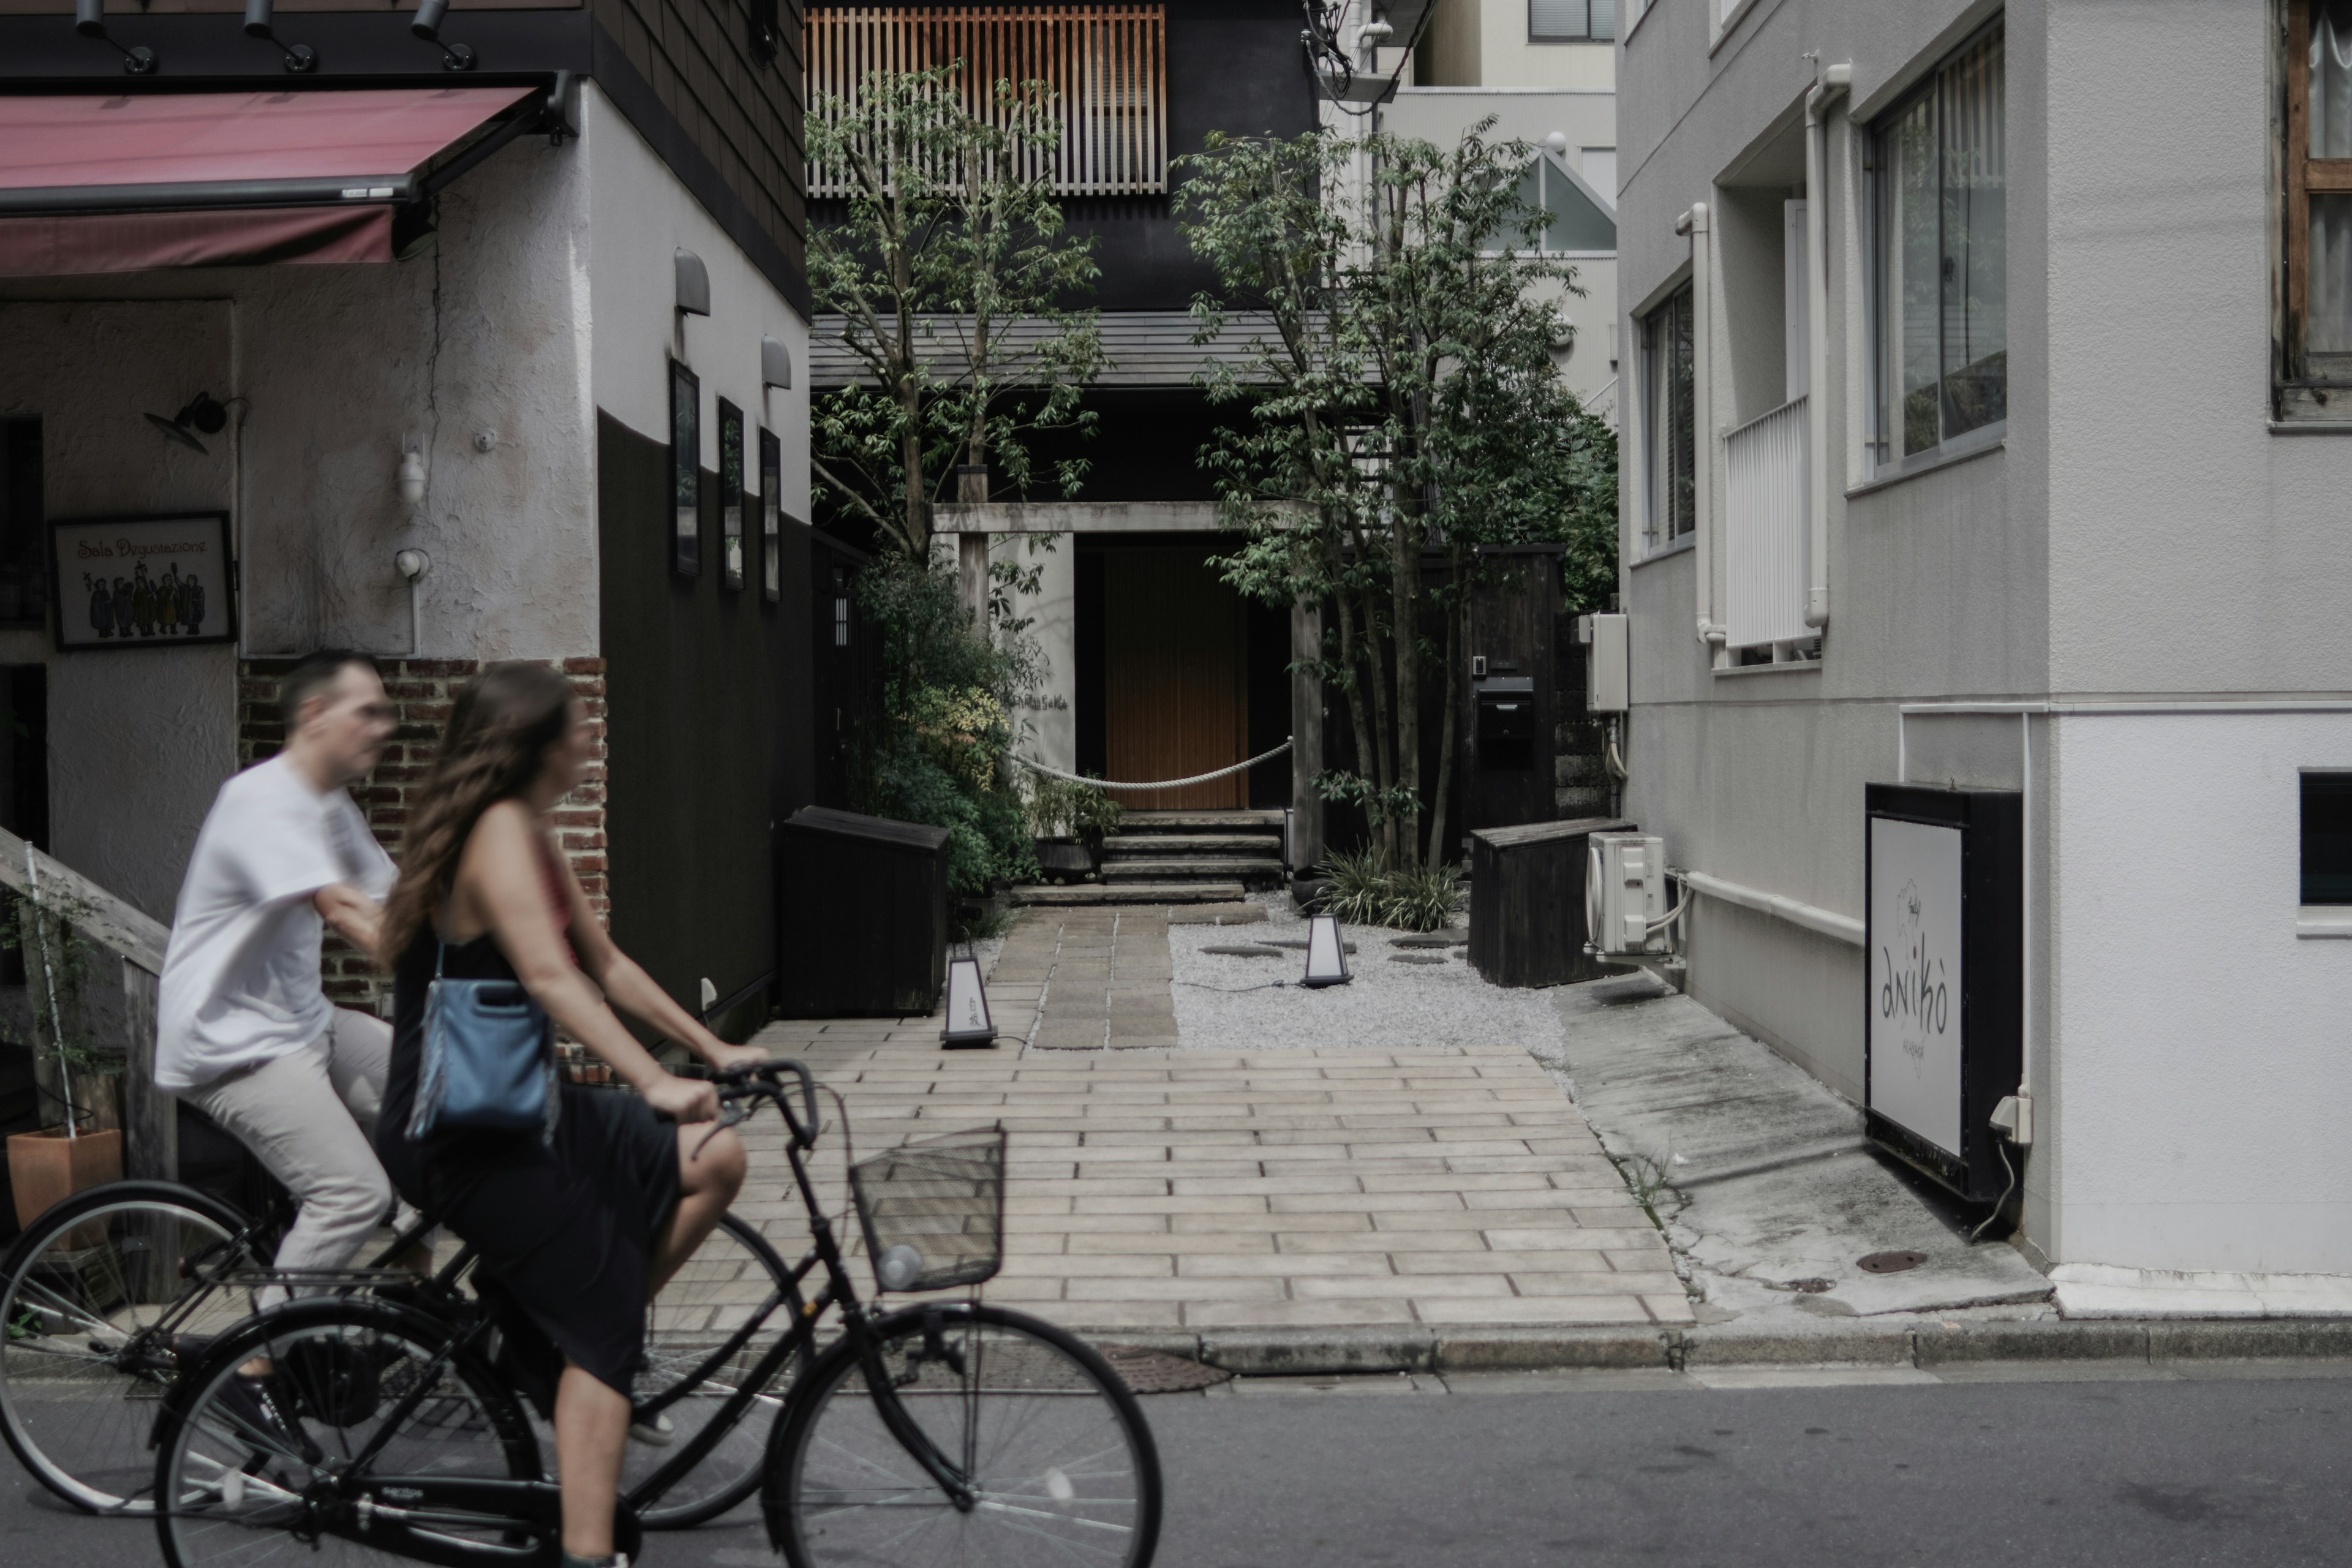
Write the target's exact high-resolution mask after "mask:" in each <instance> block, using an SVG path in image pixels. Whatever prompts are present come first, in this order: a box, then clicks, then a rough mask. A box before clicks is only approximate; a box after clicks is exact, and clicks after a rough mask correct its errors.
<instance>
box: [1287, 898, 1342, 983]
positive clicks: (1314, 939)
mask: <svg viewBox="0 0 2352 1568" xmlns="http://www.w3.org/2000/svg"><path fill="white" fill-rule="evenodd" d="M1354 978H1355V976H1353V975H1351V974H1349V973H1348V944H1347V943H1345V942H1341V941H1340V940H1339V921H1338V920H1336V919H1334V918H1333V917H1332V916H1330V915H1317V916H1315V917H1314V918H1313V919H1312V920H1310V921H1307V977H1306V978H1305V979H1303V980H1301V981H1300V982H1299V983H1298V984H1301V985H1304V986H1307V987H1308V988H1310V989H1319V988H1320V987H1322V986H1326V985H1345V984H1348V982H1349V981H1350V980H1352V979H1354Z"/></svg>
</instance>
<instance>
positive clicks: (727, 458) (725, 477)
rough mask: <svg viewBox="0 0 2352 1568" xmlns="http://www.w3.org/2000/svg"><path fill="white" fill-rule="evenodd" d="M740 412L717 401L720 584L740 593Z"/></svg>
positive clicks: (742, 550)
mask: <svg viewBox="0 0 2352 1568" xmlns="http://www.w3.org/2000/svg"><path fill="white" fill-rule="evenodd" d="M743 457H744V452H743V411H742V410H741V409H740V408H738V407H736V406H735V405H733V404H732V403H730V402H729V401H728V400H727V399H725V398H723V397H722V398H720V399H719V586H721V587H723V588H725V589H727V590H728V591H729V592H730V593H735V594H740V593H741V592H742V591H743V582H744V574H745V565H746V563H745V560H744V553H745V545H744V541H743V495H744V486H743Z"/></svg>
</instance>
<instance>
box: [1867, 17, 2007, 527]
mask: <svg viewBox="0 0 2352 1568" xmlns="http://www.w3.org/2000/svg"><path fill="white" fill-rule="evenodd" d="M1995 35H1999V36H2000V38H2001V43H2002V51H2001V76H2002V100H2001V117H2002V121H2003V123H2002V127H2001V131H2002V139H2003V142H2004V143H2005V142H2006V141H2007V135H2008V125H2007V120H2008V114H2009V106H2008V90H2007V89H2008V73H2009V55H2008V17H2007V16H2006V15H2005V14H2003V15H1998V16H1994V17H1993V18H1992V19H1991V20H1990V21H1989V22H1987V23H1986V24H1985V25H1984V26H1981V27H1979V28H1977V29H1976V30H1975V31H1973V32H1971V33H1970V34H1969V36H1968V37H1965V38H1963V39H1961V40H1960V41H1959V42H1958V44H1956V45H1954V46H1953V47H1951V48H1949V49H1948V50H1946V51H1945V52H1944V53H1943V54H1942V55H1940V56H1938V57H1937V59H1936V61H1935V63H1934V64H1932V65H1930V66H1928V67H1927V69H1925V70H1924V71H1922V72H1920V74H1919V77H1918V79H1917V80H1916V81H1914V82H1913V83H1912V84H1911V85H1910V86H1909V87H1907V88H1906V89H1904V91H1903V92H1902V94H1901V95H1900V96H1899V97H1897V98H1895V100H1893V101H1891V102H1889V103H1888V104H1887V105H1886V106H1885V108H1884V109H1882V110H1879V111H1878V112H1877V113H1876V114H1874V115H1873V116H1872V117H1871V118H1870V120H1869V121H1868V123H1866V124H1864V125H1860V126H1857V127H1856V130H1857V132H1858V134H1859V136H1860V140H1861V142H1862V149H1863V165H1862V172H1863V175H1864V180H1863V187H1864V195H1865V196H1866V198H1867V199H1866V204H1865V205H1866V207H1867V216H1868V221H1867V233H1866V236H1865V244H1866V246H1867V247H1868V248H1867V254H1866V256H1865V258H1864V268H1863V303H1864V310H1865V312H1866V314H1865V316H1864V327H1865V331H1867V334H1868V342H1867V352H1868V359H1869V375H1868V377H1867V385H1868V389H1869V403H1868V405H1867V406H1866V409H1865V414H1864V437H1863V464H1864V475H1863V481H1862V482H1863V485H1864V487H1868V486H1871V485H1874V484H1879V483H1883V482H1886V481H1890V480H1894V479H1901V478H1903V477H1904V476H1905V475H1907V474H1913V473H1917V472H1919V471H1921V470H1923V469H1927V468H1940V467H1942V466H1943V465H1944V464H1946V463H1949V462H1954V461H1957V460H1958V459H1959V458H1967V457H1972V456H1974V455H1975V454H1977V453H1979V452H1982V451H1986V450H1989V449H1990V448H1992V447H1998V446H2000V445H2001V444H2002V443H2003V442H2005V441H2006V440H2007V439H2008V438H2009V416H2008V414H2007V413H2006V411H2005V410H2006V404H2007V383H2008V374H2009V373H2008V366H2007V361H2006V356H2007V353H2008V348H2009V331H2008V324H2007V321H2006V320H2004V321H2003V323H2002V328H2001V348H2002V353H2003V366H2002V371H2001V377H2002V384H2003V405H2004V412H2003V414H2002V416H2001V417H2000V418H1998V419H1992V420H1988V421H1987V422H1986V423H1984V424H1982V425H1979V426H1975V427H1973V428H1971V429H1968V430H1963V431H1960V432H1959V433H1958V434H1957V435H1950V436H1944V437H1941V438H1940V439H1938V440H1937V442H1936V444H1935V445H1934V446H1932V447H1922V448H1921V449H1920V450H1918V451H1916V452H1908V453H1905V454H1904V455H1902V456H1901V457H1896V456H1895V455H1894V447H1895V427H1896V426H1897V423H1898V422H1899V421H1900V419H1901V417H1902V413H1901V402H1902V393H1901V390H1900V388H1899V387H1898V386H1895V385H1891V384H1890V379H1891V378H1890V375H1889V372H1890V370H1891V369H1892V368H1893V362H1892V359H1891V357H1890V352H1889V344H1888V342H1887V315H1886V308H1887V298H1886V295H1887V282H1888V264H1889V254H1888V252H1889V246H1888V242H1887V241H1888V235H1887V215H1886V195H1885V188H1886V178H1887V171H1886V170H1885V168H1883V167H1881V166H1880V165H1881V158H1880V154H1879V147H1880V143H1881V142H1882V140H1883V139H1884V136H1885V132H1887V131H1888V130H1890V129H1892V128H1893V126H1894V125H1895V122H1896V121H1898V120H1899V119H1901V117H1902V116H1903V115H1905V114H1906V113H1908V112H1909V111H1910V110H1913V109H1914V108H1916V106H1917V105H1918V104H1919V103H1920V102H1921V100H1926V99H1929V98H1936V97H1937V96H1938V95H1940V94H1941V93H1942V91H1943V88H1944V79H1945V76H1946V74H1947V73H1948V71H1949V70H1950V69H1951V68H1952V67H1953V66H1954V65H1955V64H1956V63H1958V61H1959V60H1961V59H1963V58H1966V56H1967V55H1968V54H1969V51H1971V50H1973V49H1975V48H1977V47H1979V46H1980V45H1981V44H1983V43H1984V42H1985V41H1986V39H1988V38H1989V37H1993V36H1995ZM1938 112H1939V113H1940V112H1941V110H1940V108H1939V110H1938ZM1936 134H1937V140H1938V145H1939V148H1940V142H1941V136H1942V127H1941V124H1940V121H1939V122H1938V124H1937V129H1936ZM1939 157H1940V152H1939ZM1942 199H1943V198H1942V186H1941V178H1940V174H1939V176H1938V184H1937V203H1938V205H1939V206H1940V205H1941V203H1942ZM2008 201H2009V191H2008V176H2007V171H2006V168H2005V167H2004V170H2003V174H2002V187H2001V203H2002V220H2001V222H2002V235H2003V248H2002V256H2001V266H2002V270H2003V278H2002V286H2001V296H2002V310H2003V314H2004V317H2005V316H2006V313H2007V309H2008V292H2009V290H2008V278H2007V269H2008V265H2009V257H2008V249H2007V234H2008ZM1942 247H1943V236H1942V227H1941V222H1940V219H1939V220H1938V226H1937V251H1938V254H1939V256H1940V253H1941V251H1942ZM1946 330H1947V328H1946V324H1945V321H1944V293H1943V289H1942V288H1941V286H1939V287H1938V289H1937V307H1936V339H1937V353H1938V360H1937V387H1938V392H1937V398H1938V403H1939V406H1940V402H1941V398H1942V392H1941V387H1942V384H1943V382H1944V380H1945V379H1946V377H1947V375H1948V373H1947V372H1945V371H1944V370H1943V369H1942V361H1941V357H1940V356H1941V353H1942V345H1943V342H1944V335H1945V332H1946ZM1940 428H1941V424H1940V416H1939V422H1938V429H1939V430H1940Z"/></svg>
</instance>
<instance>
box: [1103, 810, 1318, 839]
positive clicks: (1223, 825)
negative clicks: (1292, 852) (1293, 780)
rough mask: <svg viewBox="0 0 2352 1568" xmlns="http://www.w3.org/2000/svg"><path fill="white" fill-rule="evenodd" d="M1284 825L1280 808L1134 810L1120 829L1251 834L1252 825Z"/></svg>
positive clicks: (1133, 831) (1276, 827) (1273, 826)
mask: <svg viewBox="0 0 2352 1568" xmlns="http://www.w3.org/2000/svg"><path fill="white" fill-rule="evenodd" d="M1268 827H1271V828H1273V829H1275V830H1276V831H1277V832H1279V831H1280V830H1281V828H1282V813H1280V812H1278V811H1130V812H1129V813H1128V814H1127V815H1126V816H1124V817H1122V818H1121V819H1120V831H1121V832H1123V833H1128V834H1136V833H1247V832H1249V831H1250V830H1251V829H1252V828H1268Z"/></svg>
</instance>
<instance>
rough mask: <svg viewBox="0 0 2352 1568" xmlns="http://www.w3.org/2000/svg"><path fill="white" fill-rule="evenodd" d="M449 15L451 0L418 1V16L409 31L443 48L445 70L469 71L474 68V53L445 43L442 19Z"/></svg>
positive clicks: (442, 61) (442, 59) (460, 45)
mask: <svg viewBox="0 0 2352 1568" xmlns="http://www.w3.org/2000/svg"><path fill="white" fill-rule="evenodd" d="M448 15H449V0H416V15H415V17H414V18H413V19H412V20H411V21H410V22H409V24H408V30H409V31H410V32H412V33H414V34H415V35H416V36H417V37H420V38H422V39H424V40H425V42H426V43H428V44H439V45H440V47H441V68H442V69H443V70H453V71H469V70H472V69H473V68H474V51H473V50H471V49H469V48H467V47H466V46H465V45H463V44H449V43H443V42H442V39H441V22H442V19H443V18H444V17H446V16H448Z"/></svg>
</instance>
